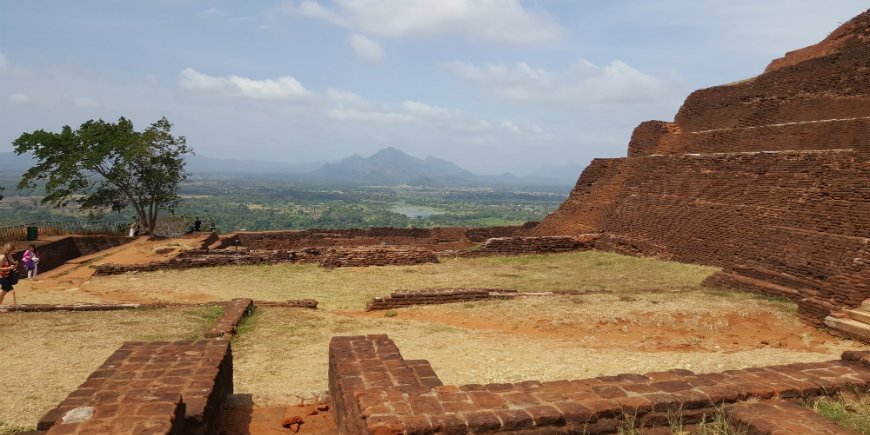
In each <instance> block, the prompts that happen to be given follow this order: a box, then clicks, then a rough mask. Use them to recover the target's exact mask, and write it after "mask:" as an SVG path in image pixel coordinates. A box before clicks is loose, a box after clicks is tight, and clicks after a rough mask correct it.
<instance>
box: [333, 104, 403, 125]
mask: <svg viewBox="0 0 870 435" xmlns="http://www.w3.org/2000/svg"><path fill="white" fill-rule="evenodd" d="M328 116H329V117H330V118H332V119H335V120H337V121H360V122H376V123H382V124H395V123H404V122H411V121H413V120H414V117H413V116H411V115H408V114H406V113H398V112H379V111H365V110H359V109H354V108H344V107H338V108H334V109H330V110H329V112H328Z"/></svg>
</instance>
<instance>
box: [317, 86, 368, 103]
mask: <svg viewBox="0 0 870 435" xmlns="http://www.w3.org/2000/svg"><path fill="white" fill-rule="evenodd" d="M326 98H328V99H329V100H331V101H335V102H337V103H340V104H353V105H358V106H364V105H368V102H367V101H366V100H365V99H363V97H360V96H359V95H357V94H355V93H353V92H350V91H342V90H340V89H335V88H328V89H327V90H326Z"/></svg>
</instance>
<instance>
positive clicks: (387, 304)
mask: <svg viewBox="0 0 870 435" xmlns="http://www.w3.org/2000/svg"><path fill="white" fill-rule="evenodd" d="M516 294H517V291H516V290H505V289H486V288H447V289H420V290H398V291H394V292H393V293H392V294H391V295H390V296H388V297H375V298H372V300H371V301H369V303H368V304H367V305H366V311H374V310H389V309H393V308H402V307H409V306H412V305H434V304H450V303H454V302H468V301H479V300H484V299H490V298H496V299H498V298H502V299H504V298H508V297H513V296H515V295H516Z"/></svg>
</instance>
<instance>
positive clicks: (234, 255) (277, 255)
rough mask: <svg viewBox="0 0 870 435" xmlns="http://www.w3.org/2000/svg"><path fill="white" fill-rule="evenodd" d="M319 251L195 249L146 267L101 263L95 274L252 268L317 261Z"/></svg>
mask: <svg viewBox="0 0 870 435" xmlns="http://www.w3.org/2000/svg"><path fill="white" fill-rule="evenodd" d="M319 255H320V251H318V250H316V249H309V250H301V251H251V250H247V249H245V250H238V251H237V250H235V249H233V248H229V249H227V250H221V251H208V250H195V251H187V252H184V253H182V254H179V255H178V256H177V257H175V258H173V259H171V260H169V261H158V262H153V263H145V264H111V263H110V264H100V265H97V266H93V268H94V269H95V272H94V275H98V276H105V275H120V274H122V273H127V272H154V271H158V270H182V269H194V268H200V267H219V266H253V265H271V264H279V263H291V262H299V261H317V257H318V256H319Z"/></svg>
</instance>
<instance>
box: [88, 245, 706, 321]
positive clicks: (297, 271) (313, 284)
mask: <svg viewBox="0 0 870 435" xmlns="http://www.w3.org/2000/svg"><path fill="white" fill-rule="evenodd" d="M716 270H717V269H716V268H712V267H704V266H697V265H690V264H681V263H674V262H664V261H657V260H652V259H646V258H636V257H627V256H622V255H617V254H611V253H605V252H579V253H567V254H555V255H526V256H513V257H484V258H474V259H446V260H443V261H442V262H441V263H440V264H432V265H423V266H394V267H368V268H339V269H325V268H321V267H319V266H317V265H314V264H280V265H274V266H237V267H221V268H206V269H191V270H184V271H166V272H162V271H161V272H153V273H137V274H127V275H121V276H111V277H99V278H94V279H93V280H92V281H91V282H89V283H87V284H85V285H83V286H82V288H81V290H82V291H84V292H85V293H88V294H89V295H91V296H93V297H95V298H98V299H104V300H117V299H118V298H120V299H125V298H131V297H133V298H135V297H137V296H138V297H148V298H152V299H155V300H175V301H179V300H191V298H194V299H196V298H198V300H202V301H206V300H227V299H231V298H234V297H239V296H246V297H251V298H254V299H260V300H286V299H303V298H312V299H317V300H318V301H320V303H321V305H320V306H321V307H322V308H326V309H351V308H357V309H359V308H362V307H363V306H365V303H366V302H367V301H368V300H369V299H371V298H372V297H373V296H383V295H387V294H389V293H390V292H392V291H394V290H397V289H414V288H425V287H490V288H505V289H517V290H520V291H534V292H538V291H551V290H613V291H617V292H630V291H634V290H639V289H645V288H661V289H666V290H676V289H685V288H697V286H698V285H699V284H700V282H701V281H702V280H703V279H704V278H705V277H707V276H708V275H710V274H711V273H713V272H714V271H716ZM153 289H160V291H159V292H154V291H153Z"/></svg>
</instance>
